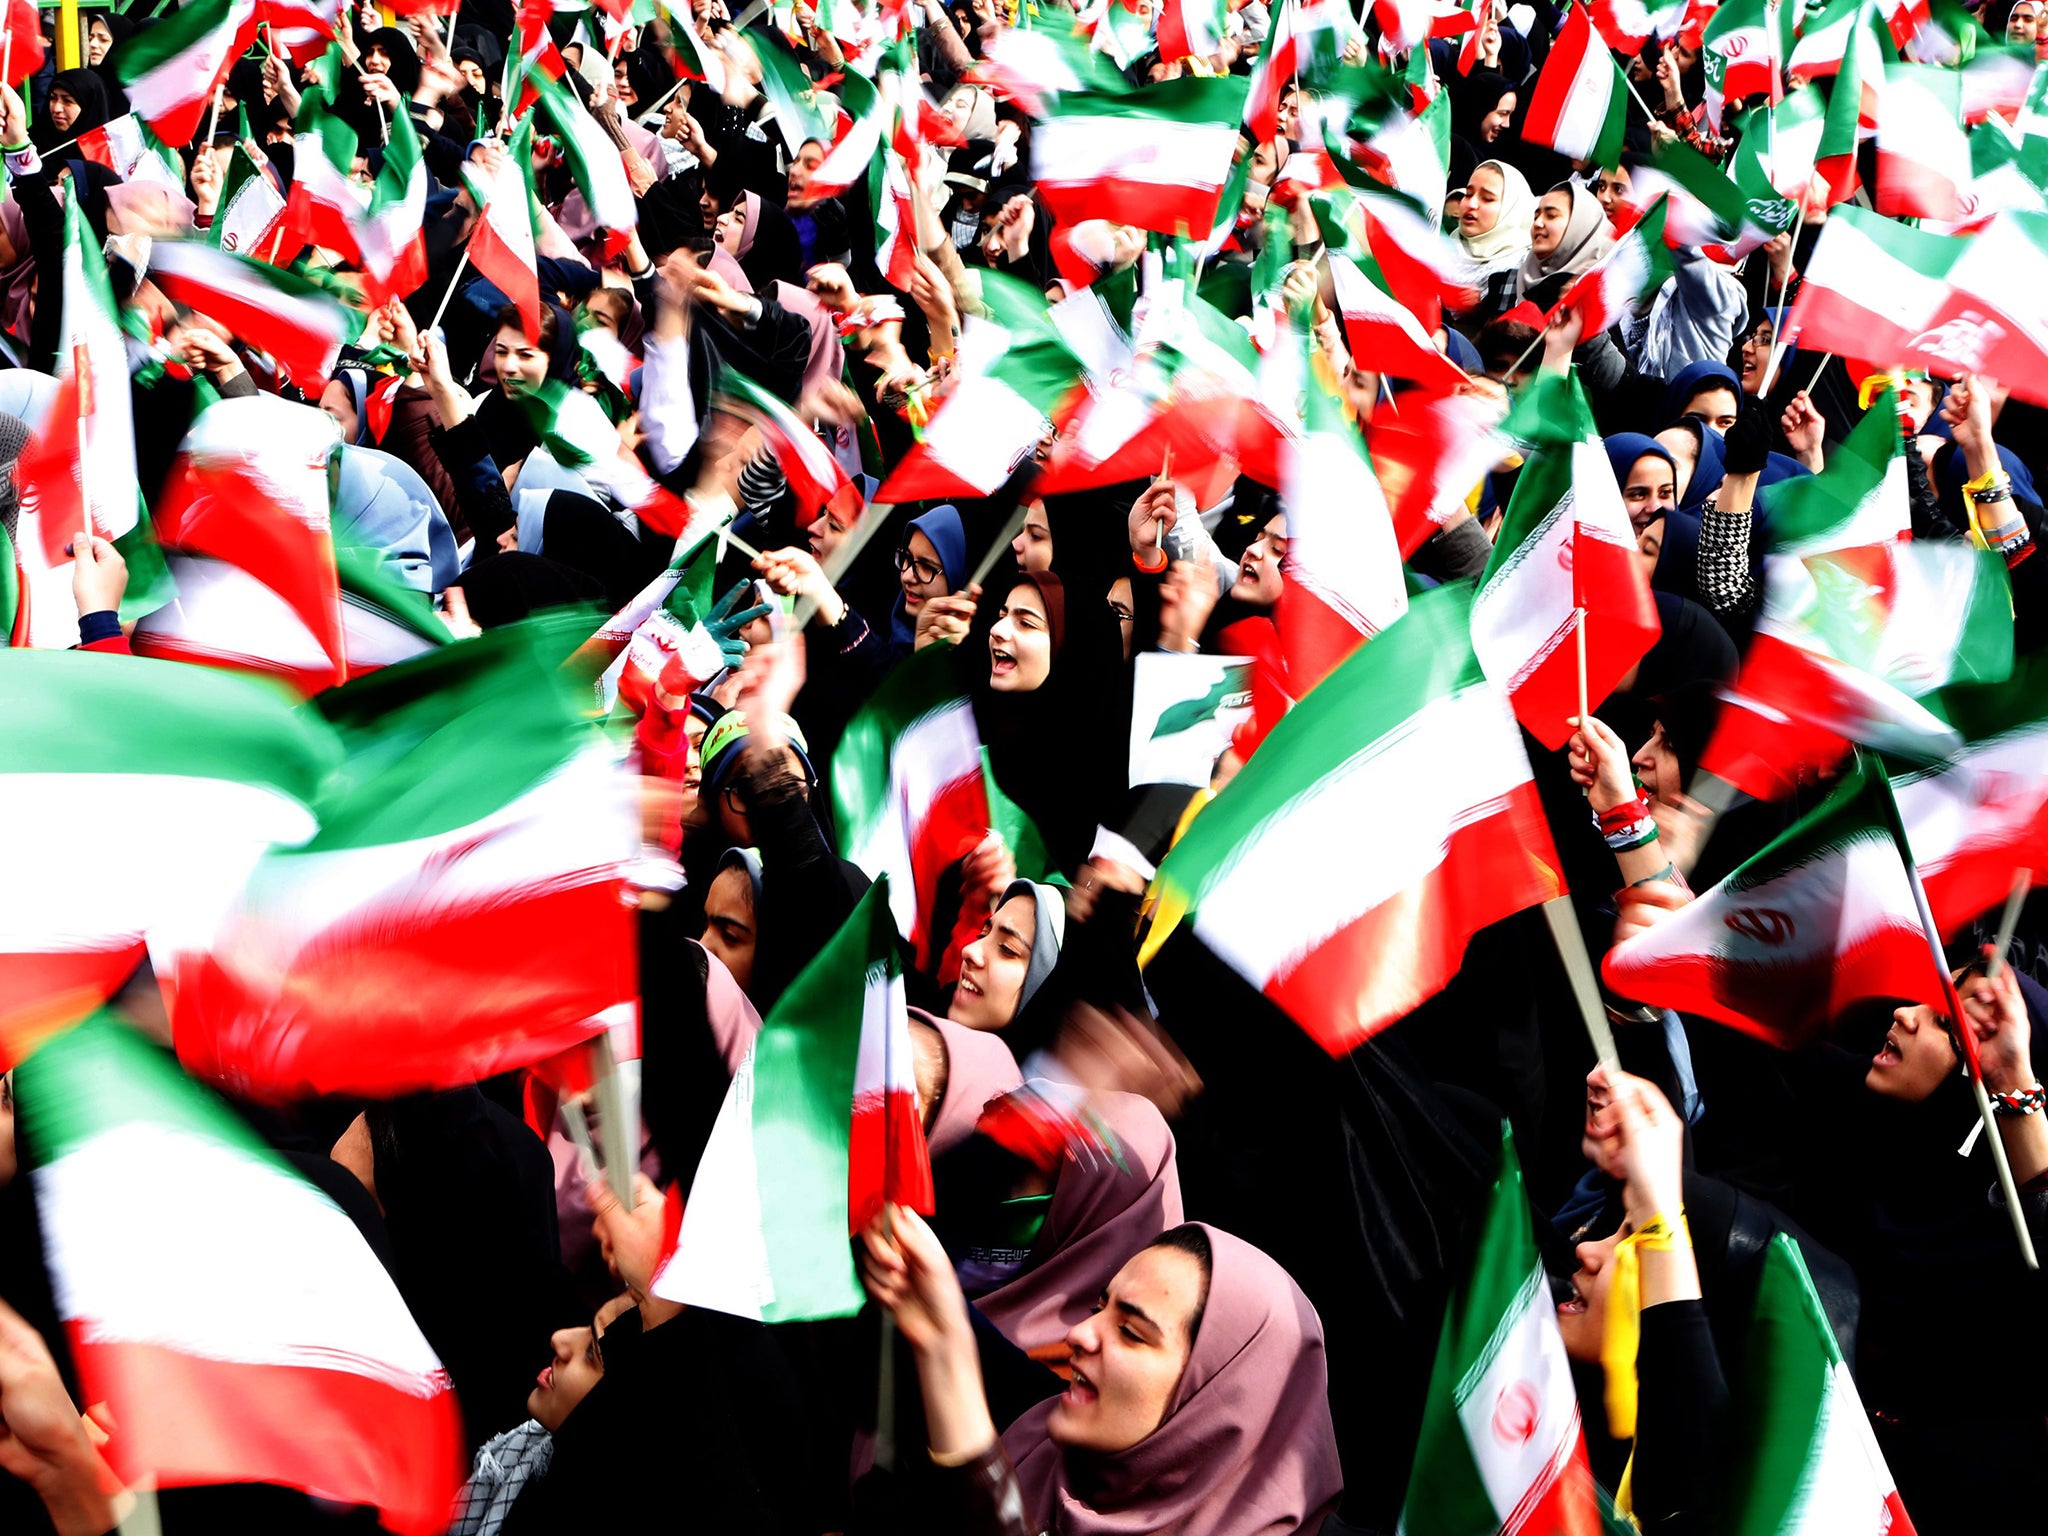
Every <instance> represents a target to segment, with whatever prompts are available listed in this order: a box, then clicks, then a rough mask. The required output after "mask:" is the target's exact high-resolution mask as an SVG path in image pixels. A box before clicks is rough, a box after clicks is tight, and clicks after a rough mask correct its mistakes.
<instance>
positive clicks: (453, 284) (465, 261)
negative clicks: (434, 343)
mask: <svg viewBox="0 0 2048 1536" xmlns="http://www.w3.org/2000/svg"><path fill="white" fill-rule="evenodd" d="M485 207H486V208H487V207H489V202H488V200H487V201H486V203H485ZM476 217H477V222H478V223H482V222H483V217H484V210H483V209H481V208H480V209H478V210H477V215H476ZM475 238H476V236H475V233H474V231H472V232H471V235H470V240H474V239H475ZM470 240H465V241H463V242H462V259H461V260H460V261H458V262H456V263H455V270H454V271H453V272H451V273H449V274H448V286H447V287H446V288H444V289H442V290H441V302H440V303H439V304H438V305H437V306H435V309H434V318H433V319H431V320H429V321H428V322H427V329H428V330H430V331H434V330H439V329H440V327H441V317H442V316H443V315H445V314H447V313H448V301H449V300H450V299H452V298H454V297H455V290H456V289H457V288H459V287H461V286H462V273H463V270H464V269H465V268H466V267H468V265H469V246H470Z"/></svg>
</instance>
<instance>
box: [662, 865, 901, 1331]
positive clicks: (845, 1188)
mask: <svg viewBox="0 0 2048 1536" xmlns="http://www.w3.org/2000/svg"><path fill="white" fill-rule="evenodd" d="M889 907H890V891H889V881H888V879H887V878H886V877H884V878H881V879H878V880H876V882H875V883H874V884H873V885H872V886H870V887H869V888H868V893H867V894H866V895H865V896H863V897H862V898H861V901H860V904H859V905H858V906H856V907H855V908H854V909H853V913H852V915H851V916H850V917H848V918H847V920H846V922H845V923H844V925H842V926H841V928H840V930H839V932H838V933H837V934H835V935H833V937H832V938H831V939H830V940H829V941H828V942H827V943H826V945H825V947H824V948H823V949H822V950H820V951H819V952H818V954H817V957H816V958H815V959H813V960H812V961H811V963H810V964H809V965H807V966H806V967H804V970H803V972H802V974H800V975H799V976H798V977H797V979H796V980H795V981H793V982H791V983H790V985H789V989H788V990H787V991H786V992H784V993H783V994H782V997H781V998H780V999H779V1000H778V1001H777V1002H776V1004H775V1006H774V1007H773V1008H772V1009H770V1010H769V1013H768V1017H767V1018H766V1019H764V1020H763V1021H762V1023H761V1032H760V1034H759V1035H757V1036H755V1038H754V1043H753V1046H752V1047H751V1048H750V1049H749V1050H748V1052H747V1056H746V1059H745V1060H744V1061H743V1062H741V1063H740V1068H739V1071H738V1072H736V1073H735V1074H734V1075H733V1080H732V1085H731V1087H730V1088H729V1089H728V1090H727V1091H726V1096H725V1103H724V1104H723V1105H722V1106H721V1107H720V1109H719V1112H718V1119H717V1120H716V1121H715V1122H714V1123H713V1125H712V1128H711V1137H710V1140H709V1141H707V1142H706V1143H705V1146H704V1156H703V1159H702V1160H701V1161H700V1162H699V1163H698V1165H697V1176H696V1178H695V1179H694V1180H693V1181H692V1182H691V1185H690V1195H689V1199H688V1200H687V1201H686V1202H685V1204H684V1207H683V1221H682V1229H681V1231H680V1232H679V1233H678V1235H677V1240H676V1247H675V1251H674V1253H673V1254H672V1255H670V1256H669V1257H668V1259H667V1261H666V1262H665V1263H664V1264H663V1266H662V1268H661V1270H660V1272H659V1273H658V1274H657V1275H656V1276H655V1279H654V1294H655V1295H657V1296H660V1297H663V1298H665V1299H667V1300H670V1301H679V1302H682V1303H683V1304H684V1305H685V1306H692V1307H709V1308H711V1309H712V1310H713V1311H717V1312H727V1313H732V1314H734V1315H736V1316H739V1317H746V1318H753V1319H757V1320H759V1321H761V1322H769V1323H788V1322H802V1321H805V1320H808V1319H812V1318H826V1317H848V1316H851V1315H852V1314H853V1313H855V1312H858V1311H859V1310H860V1308H861V1306H862V1305H863V1303H864V1302H865V1300H866V1297H865V1295H864V1293H863V1292H862V1290H861V1287H860V1281H859V1280H858V1279H857V1278H856V1277H855V1275H854V1270H853V1254H852V1249H851V1248H850V1246H849V1245H848V1242H847V1239H848V1237H849V1236H850V1235H851V1234H853V1233H855V1232H858V1231H859V1230H860V1229H861V1228H863V1227H865V1226H866V1225H867V1224H868V1222H869V1221H870V1220H871V1219H872V1218H873V1216H874V1215H875V1213H876V1212H877V1211H879V1210H880V1209H881V1208H882V1204H883V1202H884V1201H888V1202H892V1203H894V1204H898V1205H907V1206H909V1207H910V1208H911V1209H913V1210H918V1211H922V1212H924V1213H925V1214H926V1215H929V1214H931V1211H932V1176H931V1163H930V1159H929V1155H928V1153H927V1152H926V1149H925V1140H924V1122H923V1120H922V1119H921V1118H920V1117H919V1115H918V1113H917V1107H916V1080H915V1077H914V1075H913V1073H912V1061H911V1046H910V1017H909V1014H908V1013H907V1012H906V1011H905V1007H904V992H903V966H902V962H901V960H900V958H899V957H898V953H897V940H896V924H895V920H894V919H893V918H892V917H891V916H890V912H889Z"/></svg>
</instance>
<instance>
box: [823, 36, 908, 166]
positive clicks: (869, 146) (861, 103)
mask: <svg viewBox="0 0 2048 1536" xmlns="http://www.w3.org/2000/svg"><path fill="white" fill-rule="evenodd" d="M894 55H895V50H894V49H892V50H890V52H889V53H888V54H885V55H884V56H883V67H882V68H881V69H879V70H878V71H877V73H876V77H875V81H874V83H873V84H870V83H869V82H868V81H866V80H863V79H862V78H861V77H860V76H859V75H857V74H854V73H852V72H851V71H848V72H847V74H846V75H845V76H844V77H843V78H842V79H841V80H840V82H839V101H840V106H841V108H842V110H843V113H844V116H842V118H841V119H840V124H839V134H838V137H837V138H836V139H835V140H834V141H833V142H832V143H831V144H830V145H828V146H827V148H826V150H825V158H824V159H823V160H821V161H819V162H818V166H817V169H816V170H814V171H812V172H811V174H810V179H809V180H808V181H807V182H806V183H805V184H804V195H805V196H806V197H807V198H825V197H838V196H839V195H840V194H841V193H843V192H846V191H848V190H849V189H850V188H852V187H854V186H856V185H858V184H859V183H861V182H863V181H865V180H866V179H867V175H868V168H869V167H870V166H871V165H873V164H874V160H875V156H876V155H877V154H879V153H880V152H881V148H882V141H883V139H884V138H885V137H886V136H887V135H888V133H889V132H890V124H891V119H892V117H893V116H894V114H895V112H896V111H897V109H898V102H899V99H900V92H901V88H902V74H901V71H900V69H896V68H890V67H888V66H889V64H890V63H891V62H893V61H894ZM915 102H916V98H915V97H912V103H913V106H912V110H915Z"/></svg>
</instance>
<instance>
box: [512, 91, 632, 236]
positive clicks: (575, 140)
mask: <svg viewBox="0 0 2048 1536" xmlns="http://www.w3.org/2000/svg"><path fill="white" fill-rule="evenodd" d="M528 78H529V79H530V80H531V81H532V83H533V85H534V88H535V90H536V91H537V93H538V96H539V106H538V108H537V110H538V111H540V112H541V113H542V114H544V115H545V116H546V118H547V120H548V122H549V123H550V124H552V125H553V127H554V130H555V137H556V141H557V142H558V143H559V144H560V145H561V147H562V155H563V157H564V158H565V159H567V161H568V162H569V174H570V176H571V177H573V178H574V180H575V182H576V185H577V187H578V188H579V189H580V190H581V191H582V193H583V201H584V204H585V206H587V207H588V208H589V209H590V217H591V219H592V220H593V221H594V222H595V223H596V224H598V225H599V226H600V227H602V228H603V229H605V230H606V231H608V232H609V233H608V235H607V240H608V242H609V243H613V244H616V245H617V246H619V247H620V248H623V247H624V245H625V243H626V241H627V240H628V239H629V238H630V237H631V236H632V233H633V230H634V228H635V227H636V226H637V225H638V223H639V219H640V215H639V204H638V202H637V200H636V199H635V198H634V196H633V184H632V183H631V182H630V181H628V180H627V179H626V164H625V161H624V160H623V159H622V158H621V157H620V154H619V147H618V145H616V144H614V143H613V142H612V141H611V139H610V138H609V137H607V136H606V134H605V131H604V130H603V129H602V128H600V127H598V126H597V119H596V118H594V117H592V116H591V115H590V112H589V110H588V109H587V108H585V107H584V105H583V103H582V102H581V101H580V100H579V99H578V98H577V95H576V93H575V92H574V91H573V90H571V89H570V88H569V87H568V86H567V85H565V84H564V83H563V82H562V81H560V80H554V79H549V78H548V77H547V76H546V75H545V74H536V75H531V76H529V77H528Z"/></svg>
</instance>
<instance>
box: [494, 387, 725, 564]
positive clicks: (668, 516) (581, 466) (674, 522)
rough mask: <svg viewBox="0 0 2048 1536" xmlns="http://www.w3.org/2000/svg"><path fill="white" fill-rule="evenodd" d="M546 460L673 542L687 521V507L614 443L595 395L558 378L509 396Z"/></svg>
mask: <svg viewBox="0 0 2048 1536" xmlns="http://www.w3.org/2000/svg"><path fill="white" fill-rule="evenodd" d="M514 399H515V401H516V403H517V404H518V405H519V407H520V408H521V410H522V412H523V413H524V414H525V416H526V419H527V421H528V422H529V423H530V424H531V425H532V427H533V431H534V435H535V436H536V437H538V438H539V439H540V441H541V446H542V447H543V448H545V449H546V450H547V452H548V456H549V457H550V458H552V459H553V460H554V461H555V462H556V463H557V464H559V465H560V466H561V467H562V468H564V469H570V470H574V471H575V472H576V473H577V474H579V475H581V476H582V477H583V479H584V480H585V481H586V482H587V483H588V484H589V485H590V487H591V488H592V490H593V491H596V492H599V493H601V494H602V495H603V496H605V497H609V498H610V499H611V500H612V501H613V502H614V503H616V504H617V505H618V506H620V507H622V508H624V509H625V510H626V511H628V512H631V513H632V514H633V515H634V516H635V517H636V518H638V519H639V520H640V522H641V523H642V524H643V525H644V526H646V527H648V528H652V529H653V530H654V531H655V532H657V533H660V534H665V535H667V536H669V537H678V536H680V535H681V534H682V532H683V529H684V527H685V526H686V525H687V524H688V523H689V521H690V516H691V514H690V508H689V504H688V503H687V502H685V501H684V500H683V498H682V497H680V496H678V495H676V494H675V493H674V492H673V491H671V490H669V489H668V488H667V487H666V486H663V485H659V484H657V483H656V482H655V480H654V477H653V476H651V475H650V474H648V473H647V467H646V465H644V464H642V463H641V462H640V459H639V457H638V455H636V454H635V453H633V452H632V451H631V450H630V449H628V448H627V447H626V445H625V444H624V443H623V442H622V441H620V438H619V429H618V426H617V425H616V424H615V423H614V422H613V421H612V419H611V417H609V416H607V415H606V414H605V410H604V407H603V406H602V405H599V404H598V402H597V396H595V395H593V394H591V393H590V392H589V391H587V390H585V389H582V388H580V387H575V386H572V385H571V384H569V383H566V382H564V381H563V380H561V379H548V380H545V381H543V382H542V384H541V386H540V388H538V389H535V390H530V391H528V392H527V393H525V394H521V395H517V396H515V397H514Z"/></svg>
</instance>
